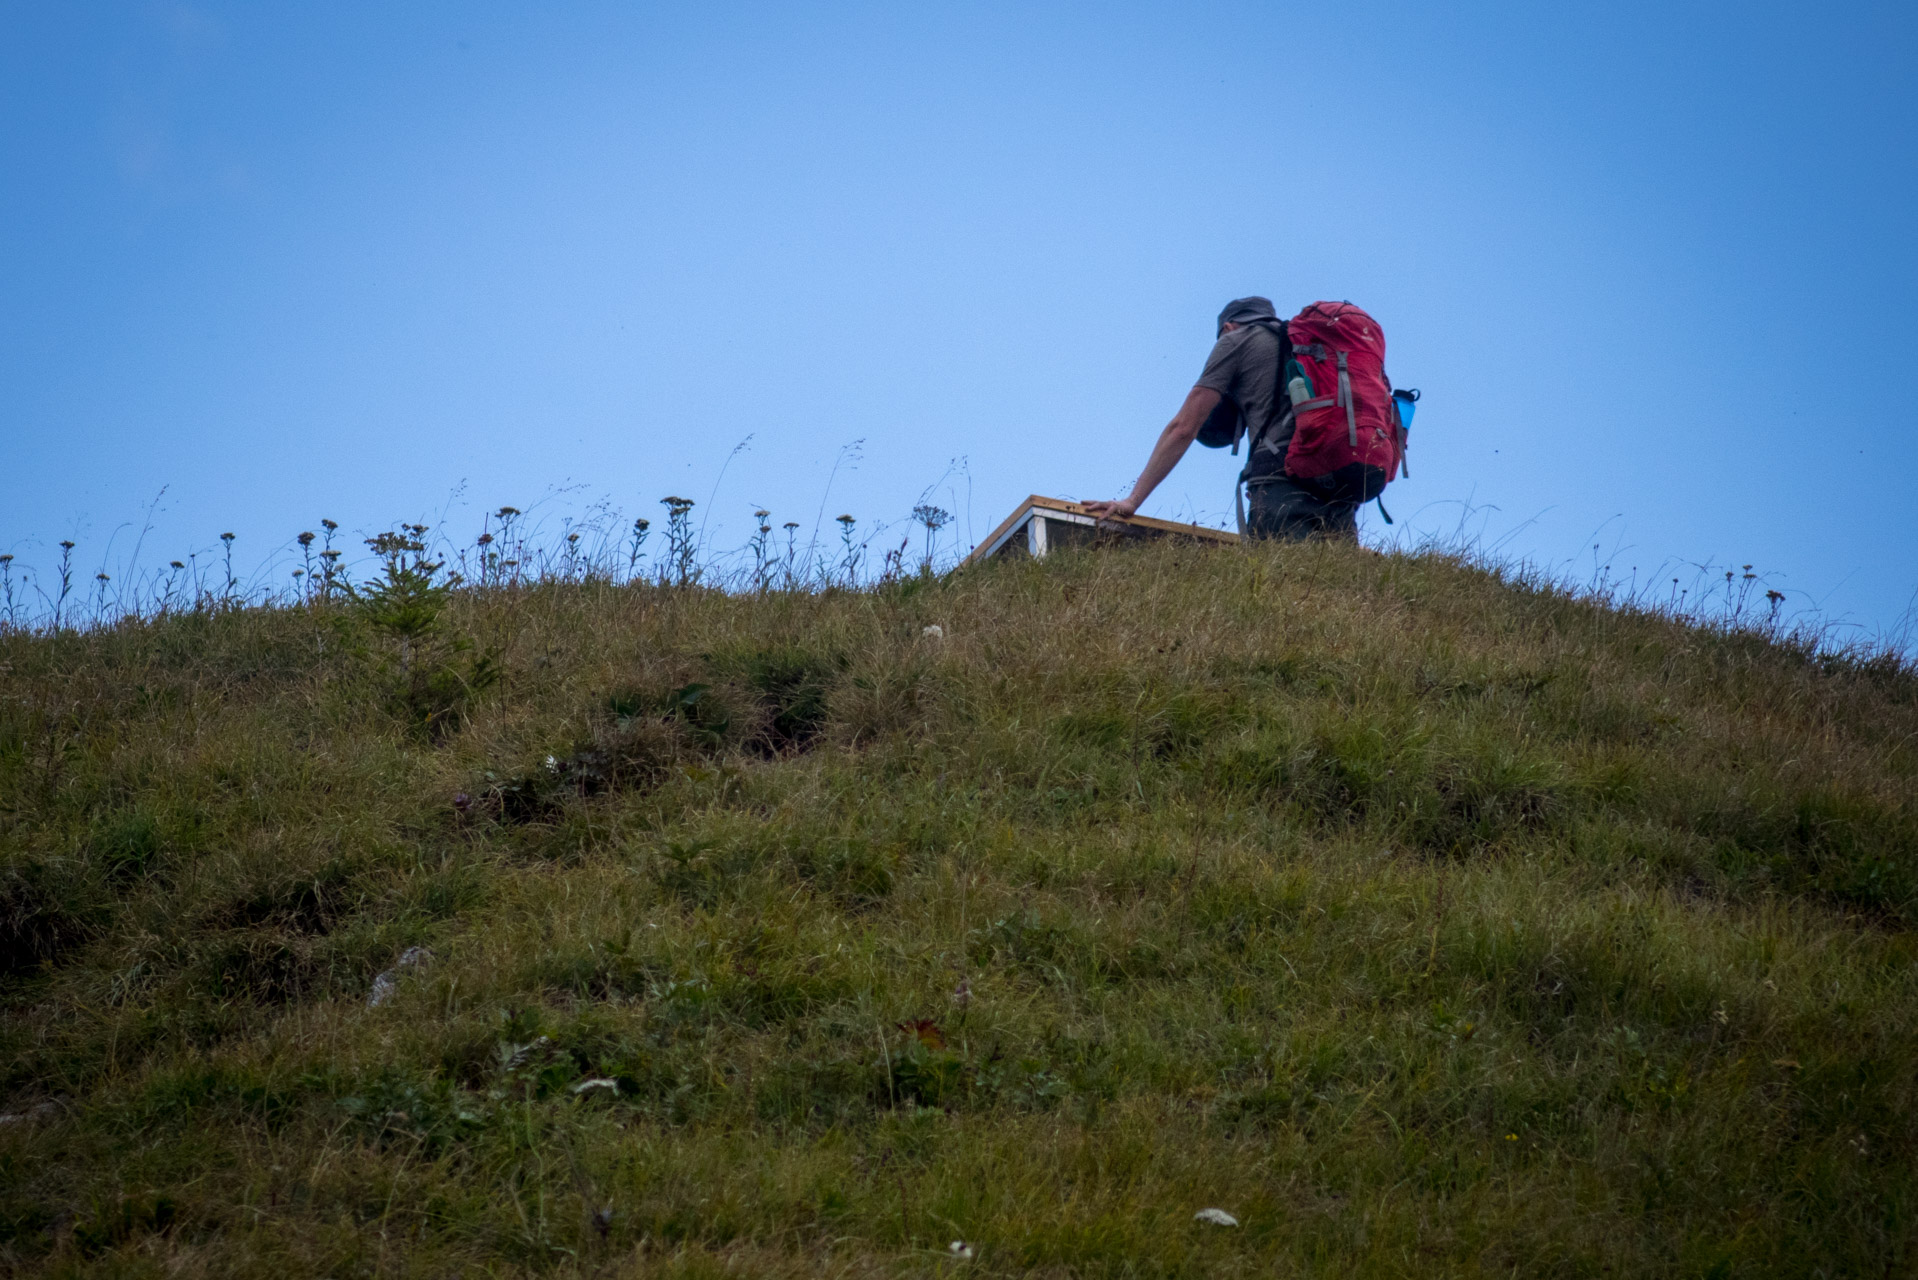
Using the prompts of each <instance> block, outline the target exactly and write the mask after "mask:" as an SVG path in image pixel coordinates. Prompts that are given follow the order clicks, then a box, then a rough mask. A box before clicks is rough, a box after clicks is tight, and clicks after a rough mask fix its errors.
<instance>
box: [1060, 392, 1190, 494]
mask: <svg viewBox="0 0 1918 1280" xmlns="http://www.w3.org/2000/svg"><path fill="white" fill-rule="evenodd" d="M1218 405H1219V393H1218V392H1216V391H1214V390H1212V389H1211V388H1210V387H1194V388H1192V391H1191V393H1190V394H1188V395H1187V396H1186V398H1185V403H1184V404H1183V405H1181V406H1180V407H1179V412H1178V413H1177V414H1175V415H1174V416H1173V419H1172V421H1170V422H1168V423H1166V424H1165V430H1164V431H1161V432H1160V433H1159V442H1158V443H1157V444H1155V445H1153V446H1152V456H1151V457H1150V458H1147V459H1146V463H1145V470H1144V471H1141V472H1140V473H1139V478H1138V480H1137V481H1135V482H1134V483H1133V485H1132V492H1131V493H1129V494H1127V495H1126V496H1125V497H1123V498H1121V499H1119V500H1118V501H1117V502H1088V503H1086V504H1085V507H1086V510H1087V511H1090V512H1091V513H1092V514H1093V515H1095V516H1101V517H1103V516H1129V515H1131V514H1132V513H1133V512H1135V511H1137V510H1138V509H1139V504H1141V503H1142V502H1144V501H1145V500H1146V498H1148V497H1149V496H1151V493H1152V491H1153V490H1154V489H1156V488H1158V487H1159V482H1160V481H1161V480H1163V479H1165V478H1166V477H1167V476H1168V475H1170V474H1172V468H1174V467H1176V466H1178V465H1179V459H1180V458H1183V457H1185V451H1186V450H1187V449H1190V448H1191V447H1192V442H1193V441H1194V440H1197V439H1198V438H1199V428H1200V427H1203V426H1204V425H1205V420H1206V419H1207V418H1209V417H1211V416H1212V411H1213V410H1214V409H1216V408H1218Z"/></svg>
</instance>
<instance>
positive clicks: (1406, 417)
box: [1392, 387, 1419, 428]
mask: <svg viewBox="0 0 1918 1280" xmlns="http://www.w3.org/2000/svg"><path fill="white" fill-rule="evenodd" d="M1392 398H1393V399H1394V400H1396V401H1398V402H1399V406H1398V407H1399V425H1400V426H1401V427H1407V428H1409V427H1410V426H1411V425H1412V413H1413V411H1414V410H1416V409H1417V408H1418V403H1419V393H1418V388H1417V387H1408V388H1406V389H1405V390H1403V391H1394V392H1393V393H1392Z"/></svg>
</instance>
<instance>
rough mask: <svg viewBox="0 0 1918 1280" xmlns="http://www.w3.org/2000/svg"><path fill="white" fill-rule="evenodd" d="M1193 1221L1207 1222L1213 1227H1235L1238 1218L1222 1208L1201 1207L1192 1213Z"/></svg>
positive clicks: (1237, 1223)
mask: <svg viewBox="0 0 1918 1280" xmlns="http://www.w3.org/2000/svg"><path fill="white" fill-rule="evenodd" d="M1192 1220H1193V1221H1194V1222H1209V1223H1211V1224H1212V1225H1213V1226H1215V1227H1236V1226H1238V1225H1239V1220H1238V1219H1237V1218H1235V1217H1233V1216H1232V1215H1231V1214H1229V1213H1227V1212H1226V1211H1225V1210H1223V1209H1201V1210H1199V1211H1198V1212H1197V1213H1195V1214H1193V1215H1192Z"/></svg>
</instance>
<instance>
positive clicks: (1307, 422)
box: [1279, 302, 1417, 502]
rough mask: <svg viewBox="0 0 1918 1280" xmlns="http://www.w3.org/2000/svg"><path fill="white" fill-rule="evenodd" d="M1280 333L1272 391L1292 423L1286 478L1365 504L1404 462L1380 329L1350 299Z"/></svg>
mask: <svg viewBox="0 0 1918 1280" xmlns="http://www.w3.org/2000/svg"><path fill="white" fill-rule="evenodd" d="M1286 334H1287V336H1288V337H1289V338H1290V342H1289V344H1288V346H1287V349H1286V350H1285V351H1284V352H1283V353H1282V358H1283V359H1284V360H1285V366H1284V368H1283V369H1281V370H1280V373H1279V388H1280V392H1281V394H1285V395H1287V396H1288V397H1289V398H1290V399H1291V402H1292V411H1293V413H1294V415H1295V416H1296V425H1295V426H1294V428H1293V431H1292V444H1291V447H1290V448H1288V449H1287V450H1286V451H1285V473H1286V474H1287V475H1289V476H1292V477H1293V478H1295V479H1298V480H1312V481H1317V482H1318V483H1317V485H1316V486H1315V487H1320V488H1325V489H1327V490H1329V491H1330V492H1332V493H1334V494H1336V495H1337V496H1338V497H1341V498H1344V499H1347V500H1349V501H1352V502H1369V501H1371V500H1372V499H1373V498H1376V497H1378V496H1379V494H1380V493H1382V492H1384V490H1385V486H1386V485H1388V484H1390V483H1391V482H1392V480H1393V479H1394V478H1396V477H1397V476H1398V474H1399V472H1400V471H1401V470H1402V469H1403V468H1404V465H1405V441H1406V432H1405V425H1404V423H1403V422H1402V421H1401V420H1400V416H1399V408H1398V403H1397V401H1396V400H1395V399H1394V398H1393V396H1392V383H1391V380H1390V379H1388V378H1387V377H1386V376H1385V331H1384V330H1383V329H1381V328H1379V323H1378V321H1376V320H1374V319H1373V318H1372V317H1371V316H1369V315H1367V314H1366V313H1365V312H1364V311H1363V310H1361V309H1360V308H1358V307H1355V306H1353V305H1352V304H1351V303H1349V302H1315V303H1313V304H1312V305H1311V306H1309V307H1307V308H1306V309H1305V310H1303V311H1301V312H1299V314H1298V315H1296V316H1294V317H1293V318H1292V319H1291V320H1290V321H1289V322H1288V323H1287V324H1286ZM1416 395H1417V393H1416V392H1413V393H1411V395H1410V396H1408V397H1407V398H1408V399H1410V398H1415V397H1416ZM1301 397H1303V398H1301Z"/></svg>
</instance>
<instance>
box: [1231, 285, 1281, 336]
mask: <svg viewBox="0 0 1918 1280" xmlns="http://www.w3.org/2000/svg"><path fill="white" fill-rule="evenodd" d="M1278 318H1279V317H1278V316H1277V314H1276V313H1274V312H1273V310H1272V299H1270V298H1261V297H1259V296H1258V295H1256V294H1254V295H1253V296H1252V297H1250V298H1234V299H1232V301H1230V302H1228V303H1226V304H1225V310H1223V311H1221V312H1219V331H1220V332H1221V333H1223V332H1224V331H1225V326H1226V325H1227V324H1246V323H1248V322H1250V321H1253V320H1277V319H1278Z"/></svg>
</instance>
